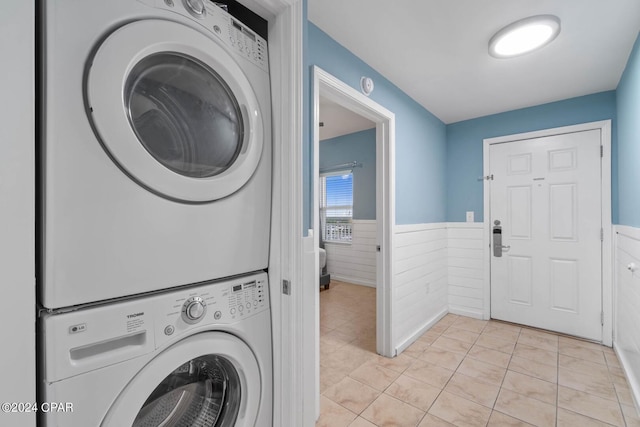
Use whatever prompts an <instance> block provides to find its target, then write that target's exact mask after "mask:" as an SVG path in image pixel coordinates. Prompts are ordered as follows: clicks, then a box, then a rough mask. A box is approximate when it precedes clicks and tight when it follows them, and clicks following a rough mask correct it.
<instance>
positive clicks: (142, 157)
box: [86, 20, 263, 203]
mask: <svg viewBox="0 0 640 427" xmlns="http://www.w3.org/2000/svg"><path fill="white" fill-rule="evenodd" d="M86 97H87V105H88V114H89V116H90V119H91V121H92V124H93V127H94V130H95V133H96V134H97V136H98V138H99V139H100V141H101V142H102V144H103V146H104V147H105V149H106V150H107V152H108V153H109V154H110V156H111V157H112V158H113V159H114V160H115V161H116V163H117V164H118V165H119V166H120V168H121V169H122V170H123V171H124V172H125V173H126V174H127V175H129V176H130V177H131V178H132V179H134V180H135V181H137V182H138V183H139V184H141V185H142V186H144V187H145V188H147V189H149V190H151V191H152V192H154V193H157V194H159V195H162V196H164V197H166V198H169V199H172V200H178V201H184V202H190V203H203V202H210V201H214V200H217V199H220V198H223V197H226V196H228V195H230V194H233V193H234V192H235V191H237V190H238V189H240V188H241V187H242V186H243V185H244V184H245V183H246V182H247V181H248V180H249V179H250V178H251V176H252V175H253V172H254V171H255V169H256V167H257V165H258V162H259V161H260V157H261V154H262V146H263V125H262V116H261V114H260V109H259V105H258V102H257V100H256V96H255V94H254V92H253V89H252V87H251V84H250V83H249V81H248V80H247V78H246V76H245V74H244V73H243V72H242V69H241V68H240V67H239V65H238V64H237V63H236V62H235V60H234V59H233V57H232V56H231V55H230V54H229V53H228V52H227V51H226V50H225V49H224V48H223V47H221V46H220V45H219V44H218V43H217V42H216V41H214V39H212V38H209V37H207V36H205V35H204V34H202V33H200V32H198V31H196V30H194V29H192V28H189V27H187V26H185V25H182V24H178V23H175V22H170V21H161V20H143V21H137V22H133V23H130V24H127V25H125V26H123V27H121V28H119V29H118V30H116V31H114V32H113V33H112V34H111V35H109V37H107V38H106V39H105V40H104V42H103V43H102V44H101V45H100V47H99V48H98V50H97V51H96V54H95V57H94V58H93V61H92V63H91V65H90V69H89V72H88V77H87V86H86Z"/></svg>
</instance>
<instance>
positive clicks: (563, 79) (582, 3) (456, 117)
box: [308, 0, 640, 123]
mask: <svg viewBox="0 0 640 427" xmlns="http://www.w3.org/2000/svg"><path fill="white" fill-rule="evenodd" d="M308 11H309V20H310V21H311V22H313V23H314V24H315V25H317V26H318V27H319V28H320V29H322V30H323V31H325V32H326V33H327V34H329V35H330V36H331V37H332V38H333V39H335V40H336V41H338V42H339V43H340V44H342V45H343V46H345V47H346V48H347V49H349V50H350V51H351V52H352V53H354V54H355V55H356V56H358V57H360V58H361V59H362V60H364V61H365V62H366V63H368V64H369V65H370V66H371V67H373V68H374V69H375V70H377V71H378V72H379V73H380V74H382V75H383V76H384V77H386V78H387V79H389V80H390V81H391V82H393V83H394V84H395V85H396V86H398V87H399V88H400V89H402V90H403V91H404V92H406V93H407V94H408V95H409V96H411V97H412V98H413V99H415V100H416V101H417V102H418V103H420V104H421V105H422V106H424V107H425V108H426V109H428V110H429V111H430V112H432V113H433V114H435V115H436V116H437V117H438V118H440V119H441V120H442V121H443V122H445V123H453V122H457V121H461V120H466V119H470V118H475V117H481V116H485V115H489V114H494V113H499V112H503V111H509V110H513V109H517V108H523V107H528V106H533V105H539V104H544V103H547V102H552V101H557V100H561V99H567V98H572V97H575V96H581V95H587V94H591V93H597V92H602V91H606V90H613V89H615V88H616V87H617V84H618V82H619V80H620V76H621V75H622V72H623V70H624V66H625V64H626V62H627V59H628V57H629V53H630V52H631V48H632V47H633V42H634V41H635V39H636V37H637V36H638V31H639V30H640V1H639V0H609V1H604V0H535V1H532V0H401V1H395V2H390V1H388V0H348V1H344V0H308ZM540 14H552V15H556V16H558V17H559V18H560V20H561V28H562V29H561V32H560V35H559V36H558V38H557V39H556V40H555V41H554V42H553V43H551V44H550V45H548V46H546V47H544V48H543V49H541V50H539V51H537V52H533V53H530V54H527V55H523V56H520V57H517V58H511V59H496V58H493V57H491V56H489V54H488V52H487V49H488V47H487V46H488V42H489V39H490V38H491V37H492V36H493V34H494V33H495V32H497V31H498V30H500V29H501V28H502V27H504V26H506V25H507V24H509V23H511V22H514V21H517V20H519V19H522V18H526V17H528V16H532V15H540Z"/></svg>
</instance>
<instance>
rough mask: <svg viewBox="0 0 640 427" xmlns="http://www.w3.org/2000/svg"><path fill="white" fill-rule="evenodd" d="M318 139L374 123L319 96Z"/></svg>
mask: <svg viewBox="0 0 640 427" xmlns="http://www.w3.org/2000/svg"><path fill="white" fill-rule="evenodd" d="M320 123H323V124H324V126H320V141H323V140H325V139H329V138H335V137H337V136H342V135H347V134H350V133H353V132H359V131H362V130H367V129H372V128H374V127H376V124H375V123H373V122H372V121H371V120H369V119H366V118H364V117H362V116H360V115H358V114H356V113H354V112H353V111H351V110H347V109H346V108H344V107H342V106H340V105H338V104H336V103H335V102H333V101H330V100H328V99H327V98H324V97H322V96H321V97H320Z"/></svg>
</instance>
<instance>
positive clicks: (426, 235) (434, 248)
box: [392, 223, 448, 353]
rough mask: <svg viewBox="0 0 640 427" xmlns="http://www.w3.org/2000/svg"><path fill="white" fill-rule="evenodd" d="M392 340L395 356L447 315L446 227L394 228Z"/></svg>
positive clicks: (444, 225)
mask: <svg viewBox="0 0 640 427" xmlns="http://www.w3.org/2000/svg"><path fill="white" fill-rule="evenodd" d="M393 262H394V278H393V283H392V287H393V289H392V294H393V296H394V299H393V313H394V317H393V319H394V320H393V325H392V328H393V336H394V337H395V342H396V349H398V353H400V352H401V351H402V350H404V349H405V348H406V347H408V346H409V345H410V344H411V343H412V342H413V341H414V340H415V339H417V338H418V337H419V336H420V335H421V334H422V332H424V331H425V330H426V329H428V328H430V327H431V326H433V324H435V322H437V321H438V320H439V319H440V318H441V317H442V316H444V315H445V314H446V313H447V310H448V306H447V229H446V224H444V223H442V224H419V225H399V226H396V228H395V249H394V260H393Z"/></svg>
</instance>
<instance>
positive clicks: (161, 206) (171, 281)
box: [40, 0, 271, 308]
mask: <svg viewBox="0 0 640 427" xmlns="http://www.w3.org/2000/svg"><path fill="white" fill-rule="evenodd" d="M42 8H43V10H42V13H43V19H42V22H43V25H44V29H43V31H42V34H43V36H44V37H43V43H42V46H43V48H42V51H43V111H42V114H43V128H42V145H41V157H42V166H43V173H42V175H41V177H42V180H41V181H42V192H41V193H42V195H43V197H42V209H41V211H42V217H43V219H42V223H41V224H42V226H41V231H42V232H41V236H42V243H43V244H42V248H43V253H42V257H41V260H42V267H41V279H40V283H41V286H42V288H41V294H40V295H41V301H40V302H41V303H42V304H43V305H44V306H45V307H47V308H59V307H67V306H73V305H78V304H84V303H88V302H95V301H102V300H107V299H110V298H117V297H123V296H128V295H134V294H139V293H144V292H148V291H154V290H158V289H164V288H170V287H174V286H181V285H185V284H190V283H198V282H202V281H207V280H211V279H216V278H223V277H229V276H233V275H237V274H246V273H249V272H252V271H258V270H262V269H265V268H266V267H267V265H268V248H269V227H270V211H271V109H270V102H271V101H270V90H269V73H268V52H267V42H266V40H265V39H263V38H262V37H260V36H259V35H258V34H256V33H255V32H254V31H252V30H251V29H250V28H248V27H247V26H245V25H244V24H243V23H242V22H240V21H239V20H238V19H236V18H234V17H232V16H231V15H229V14H228V13H226V12H225V11H223V10H222V9H220V8H218V7H217V6H215V5H214V4H213V3H212V2H210V1H209V0H109V1H103V0H85V1H77V0H48V1H44V2H42Z"/></svg>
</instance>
